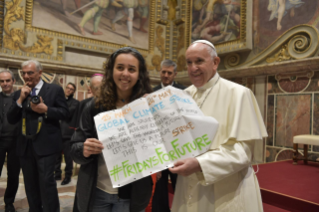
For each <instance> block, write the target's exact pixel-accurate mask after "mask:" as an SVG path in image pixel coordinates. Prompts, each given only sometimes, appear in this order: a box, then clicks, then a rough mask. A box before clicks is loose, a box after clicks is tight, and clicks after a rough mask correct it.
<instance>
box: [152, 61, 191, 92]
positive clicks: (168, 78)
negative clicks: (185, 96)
mask: <svg viewBox="0 0 319 212" xmlns="http://www.w3.org/2000/svg"><path fill="white" fill-rule="evenodd" d="M176 75H177V64H176V63H175V62H174V61H172V60H169V59H165V60H163V61H162V62H161V71H160V77H161V84H159V85H158V86H156V87H154V88H153V90H154V91H157V90H159V89H161V88H164V87H166V86H168V85H171V86H173V87H175V88H179V89H182V90H184V89H185V88H186V87H185V86H183V85H181V84H177V83H176V82H175V81H174V79H175V77H176Z"/></svg>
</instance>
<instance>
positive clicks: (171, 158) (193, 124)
mask: <svg viewBox="0 0 319 212" xmlns="http://www.w3.org/2000/svg"><path fill="white" fill-rule="evenodd" d="M94 120H95V126H96V128H97V133H98V137H99V140H100V141H101V142H102V143H103V145H104V150H103V155H104V159H105V162H106V165H107V168H108V171H109V174H110V177H111V180H112V184H113V187H120V186H123V185H125V184H128V183H130V182H133V181H135V180H138V179H141V178H143V177H146V176H149V175H151V174H153V173H156V172H158V171H161V170H164V169H167V168H168V167H172V166H173V165H174V162H176V161H178V160H181V159H185V158H189V157H195V156H197V155H200V154H202V153H204V152H206V151H207V150H208V149H209V147H210V145H211V143H212V141H213V139H214V136H215V134H216V132H217V128H218V122H217V121H216V120H215V119H214V118H212V117H207V116H204V114H203V113H202V111H201V110H200V109H199V108H198V106H197V104H196V102H195V101H194V100H193V99H192V98H191V96H189V95H188V94H187V93H186V91H183V90H180V89H177V88H174V87H172V86H168V87H165V88H163V89H161V90H158V91H156V92H154V93H151V94H149V95H148V96H147V97H146V98H140V99H137V100H135V101H133V102H131V103H130V104H127V105H125V106H124V107H123V108H121V109H117V110H112V111H108V112H103V113H100V114H98V115H97V116H95V117H94Z"/></svg>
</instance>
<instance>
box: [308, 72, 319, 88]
mask: <svg viewBox="0 0 319 212" xmlns="http://www.w3.org/2000/svg"><path fill="white" fill-rule="evenodd" d="M306 91H319V72H315V73H314V75H313V77H312V78H311V81H310V84H309V86H308V87H307V89H306Z"/></svg>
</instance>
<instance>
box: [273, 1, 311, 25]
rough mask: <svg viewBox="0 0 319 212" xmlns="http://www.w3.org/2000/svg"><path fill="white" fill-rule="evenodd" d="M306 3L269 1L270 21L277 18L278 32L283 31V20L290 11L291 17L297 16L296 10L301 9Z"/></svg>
mask: <svg viewBox="0 0 319 212" xmlns="http://www.w3.org/2000/svg"><path fill="white" fill-rule="evenodd" d="M304 3H305V2H302V1H301V0H269V4H268V8H267V9H268V11H271V14H270V17H269V21H271V20H273V19H274V18H277V30H281V28H282V26H281V20H282V18H283V17H284V16H285V15H286V14H287V11H288V10H290V17H293V16H294V15H295V8H297V7H300V6H301V5H303V4H304Z"/></svg>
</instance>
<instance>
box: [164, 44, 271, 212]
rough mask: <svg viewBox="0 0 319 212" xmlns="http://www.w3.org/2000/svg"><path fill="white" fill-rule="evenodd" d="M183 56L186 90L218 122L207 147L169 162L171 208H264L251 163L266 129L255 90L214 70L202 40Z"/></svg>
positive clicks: (180, 211)
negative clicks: (174, 175)
mask: <svg viewBox="0 0 319 212" xmlns="http://www.w3.org/2000/svg"><path fill="white" fill-rule="evenodd" d="M186 60H187V68H188V75H189V78H190V80H191V82H192V83H193V85H192V86H190V87H189V88H187V89H186V90H187V91H188V92H189V93H190V94H191V96H192V97H193V98H194V100H195V101H196V102H197V104H198V106H199V107H200V108H201V110H202V111H203V113H204V114H205V115H206V116H212V117H214V118H215V119H216V120H217V121H218V122H219V128H218V131H217V134H216V136H215V138H214V140H213V142H212V145H211V147H210V150H209V151H207V152H206V153H204V154H202V155H199V156H197V157H195V158H188V159H185V160H181V161H177V162H176V163H175V164H174V165H175V166H174V168H170V171H171V172H173V173H177V174H179V176H178V179H177V185H176V190H175V195H174V200H173V206H172V212H206V211H209V212H213V211H218V212H219V211H229V212H237V211H244V212H259V211H263V206H262V201H261V196H260V190H259V185H258V181H257V178H256V175H255V173H254V170H253V168H252V166H251V164H252V160H253V158H254V157H255V158H256V157H257V158H258V157H259V158H260V157H261V152H262V150H261V149H260V154H256V155H254V154H253V153H254V152H255V153H256V150H254V148H255V146H258V147H262V140H263V137H267V132H266V129H265V125H264V123H263V120H262V117H261V115H260V111H259V108H258V105H257V102H256V99H255V97H254V95H253V93H252V92H251V91H250V90H249V89H248V88H246V87H244V86H241V85H238V84H236V83H233V82H230V81H228V80H225V79H223V78H221V77H220V76H219V75H218V73H217V67H218V64H219V62H220V59H219V57H217V53H216V50H215V47H214V45H213V44H211V43H210V42H208V41H206V40H198V41H195V42H194V43H192V44H191V45H190V46H189V47H188V49H187V51H186Z"/></svg>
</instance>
